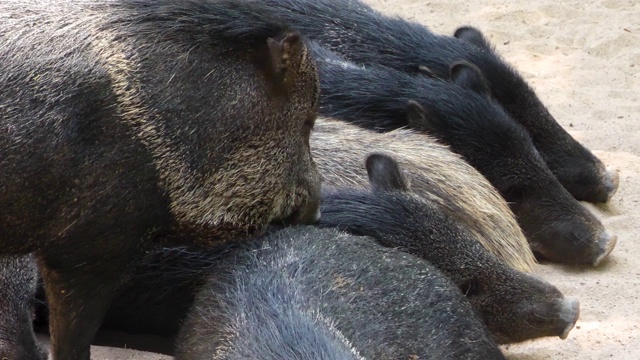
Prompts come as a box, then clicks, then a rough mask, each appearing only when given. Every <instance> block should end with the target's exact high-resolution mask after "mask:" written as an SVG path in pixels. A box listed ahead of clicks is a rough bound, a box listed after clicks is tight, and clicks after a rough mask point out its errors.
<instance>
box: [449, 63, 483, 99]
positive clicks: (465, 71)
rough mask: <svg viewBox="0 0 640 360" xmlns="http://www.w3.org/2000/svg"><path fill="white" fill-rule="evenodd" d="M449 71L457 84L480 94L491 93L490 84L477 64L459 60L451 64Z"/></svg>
mask: <svg viewBox="0 0 640 360" xmlns="http://www.w3.org/2000/svg"><path fill="white" fill-rule="evenodd" d="M449 73H450V75H451V80H452V81H453V82H454V83H455V84H456V85H458V86H460V87H462V88H465V89H467V90H471V91H474V92H476V93H478V94H482V95H486V96H489V95H491V91H490V90H489V84H488V83H487V80H486V79H485V78H484V76H483V75H482V71H480V69H478V67H477V66H475V65H473V64H471V63H469V62H466V61H457V62H455V63H453V64H451V67H450V68H449Z"/></svg>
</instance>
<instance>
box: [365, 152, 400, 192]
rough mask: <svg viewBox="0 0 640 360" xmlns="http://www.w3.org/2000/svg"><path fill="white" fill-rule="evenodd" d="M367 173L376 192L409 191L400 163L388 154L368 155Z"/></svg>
mask: <svg viewBox="0 0 640 360" xmlns="http://www.w3.org/2000/svg"><path fill="white" fill-rule="evenodd" d="M366 167H367V174H368V175H369V182H370V183H371V188H372V190H373V191H374V192H379V191H385V192H389V191H407V190H408V185H407V182H406V181H405V179H404V176H402V171H401V170H400V165H398V163H397V162H396V161H395V160H394V159H393V158H391V157H390V156H388V155H384V154H378V153H373V154H370V155H369V156H367V160H366Z"/></svg>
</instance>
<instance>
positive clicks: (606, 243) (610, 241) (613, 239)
mask: <svg viewBox="0 0 640 360" xmlns="http://www.w3.org/2000/svg"><path fill="white" fill-rule="evenodd" d="M617 242H618V237H617V236H615V235H614V236H610V235H609V234H608V233H607V232H606V231H604V232H602V234H601V235H600V238H599V239H598V241H597V245H598V250H599V251H598V253H596V256H595V257H594V259H593V261H592V262H591V264H592V265H593V266H598V265H599V264H600V263H601V262H602V260H604V259H605V258H606V257H607V256H609V254H611V252H612V251H613V249H614V248H615V247H616V243H617Z"/></svg>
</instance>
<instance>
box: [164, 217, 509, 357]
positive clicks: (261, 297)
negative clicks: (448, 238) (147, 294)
mask: <svg viewBox="0 0 640 360" xmlns="http://www.w3.org/2000/svg"><path fill="white" fill-rule="evenodd" d="M225 263H226V266H227V267H229V270H228V271H221V270H216V271H214V274H216V275H214V276H212V279H211V281H210V282H209V283H208V284H207V285H206V286H205V287H203V288H202V290H201V291H200V292H199V294H198V296H197V298H196V301H195V303H194V306H193V308H192V310H191V313H190V314H189V316H188V318H187V320H186V321H185V323H184V325H183V326H182V330H181V333H180V335H179V337H178V340H177V344H178V345H177V349H176V359H177V360H191V359H193V360H195V359H212V358H215V359H265V360H266V359H318V360H320V359H322V360H324V359H411V358H418V359H504V357H503V355H502V353H501V352H500V350H499V349H498V347H497V346H496V345H495V343H494V341H493V340H492V339H491V336H490V335H489V334H488V332H487V330H486V327H485V326H484V325H483V324H482V322H481V321H480V320H479V319H478V318H477V316H476V315H475V314H474V312H473V310H472V309H471V307H470V306H469V304H468V302H467V301H466V300H465V299H464V297H463V296H462V294H461V293H460V292H459V291H458V290H457V289H456V288H455V287H454V286H453V284H451V282H450V281H448V279H446V278H445V277H444V276H443V275H442V274H441V273H440V272H439V271H438V270H437V269H435V268H434V267H433V266H432V265H430V264H429V263H427V262H426V261H423V260H421V259H418V258H415V257H413V256H411V255H409V254H406V253H402V252H400V251H398V250H395V249H387V248H384V247H381V246H380V245H378V244H376V243H375V241H374V240H373V239H370V238H367V237H357V236H350V235H346V234H344V233H340V232H339V231H336V230H334V229H325V230H321V229H316V228H312V227H297V228H287V229H284V230H281V231H279V232H277V233H275V234H272V235H270V236H268V237H266V238H265V239H264V240H263V241H260V242H258V243H257V244H256V245H254V246H253V247H251V248H249V249H248V250H245V251H242V252H240V253H239V254H238V255H237V256H236V257H232V258H231V259H230V260H229V261H226V262H225ZM222 274H225V275H226V276H223V275H222Z"/></svg>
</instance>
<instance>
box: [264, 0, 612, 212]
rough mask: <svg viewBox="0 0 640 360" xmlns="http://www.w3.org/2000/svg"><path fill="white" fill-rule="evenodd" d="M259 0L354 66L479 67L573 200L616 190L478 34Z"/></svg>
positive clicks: (341, 8) (430, 71)
mask: <svg viewBox="0 0 640 360" xmlns="http://www.w3.org/2000/svg"><path fill="white" fill-rule="evenodd" d="M261 2H262V3H266V4H268V5H269V7H270V8H271V9H272V10H273V11H275V12H276V13H278V14H279V15H281V16H283V17H284V18H286V19H287V21H289V22H290V23H291V24H292V25H294V26H296V27H297V28H298V29H300V30H301V31H304V32H305V34H307V35H308V36H309V37H312V38H314V39H316V40H317V41H319V42H320V43H321V44H322V45H323V46H325V47H327V48H329V49H331V50H333V51H335V52H337V53H340V54H342V55H343V56H345V57H346V58H348V59H350V60H353V61H355V62H358V63H362V64H378V65H383V66H386V67H390V68H393V69H396V70H400V71H404V72H406V73H409V74H413V75H418V76H423V75H426V76H436V77H440V78H448V77H449V67H450V64H452V63H454V62H457V61H461V60H466V61H468V62H471V63H474V64H476V65H477V66H478V67H479V68H480V70H481V71H482V74H483V75H484V77H485V78H486V79H487V85H488V90H489V92H490V93H491V96H492V97H493V98H494V99H495V100H497V101H498V102H499V103H500V104H501V105H502V106H503V107H504V109H505V110H506V111H507V112H508V113H509V114H510V115H511V116H512V117H513V119H514V120H516V121H517V122H519V123H520V124H521V125H522V126H523V127H524V128H525V129H526V130H527V131H528V132H529V134H530V135H531V138H532V140H533V143H534V144H535V145H536V147H537V148H538V150H539V151H540V154H541V155H542V157H543V158H544V160H545V162H546V163H547V165H548V166H549V168H550V169H551V171H552V172H553V174H554V175H555V176H556V177H557V178H558V180H559V181H560V183H561V184H562V185H563V186H564V187H565V188H566V189H567V190H568V191H569V192H570V193H571V194H572V195H573V196H574V197H575V198H576V199H578V200H584V201H590V202H607V201H608V200H609V199H610V198H611V196H613V194H614V193H615V191H616V190H617V188H618V174H617V173H616V172H611V171H607V170H606V169H605V167H604V165H603V164H602V162H601V161H600V160H599V159H598V158H597V157H595V156H594V155H593V154H592V153H591V152H590V151H589V150H588V149H586V148H585V147H584V146H583V145H581V144H580V143H578V142H577V141H576V140H575V139H573V138H572V137H571V135H569V134H568V133H567V132H566V131H565V130H564V129H563V128H562V127H561V126H560V125H559V124H558V123H557V121H556V120H555V119H554V117H553V116H552V115H551V114H550V113H549V111H548V110H547V108H546V107H545V106H544V104H542V102H541V101H540V99H539V98H538V96H537V95H536V93H535V92H534V90H533V89H532V88H531V87H530V86H529V85H528V84H527V82H526V81H525V80H524V79H523V78H522V76H521V75H520V74H519V73H518V72H517V71H516V70H515V69H514V68H513V67H512V66H510V65H508V64H507V63H506V62H505V61H504V60H503V59H501V58H500V56H498V54H497V53H496V52H495V50H494V49H493V48H492V46H490V45H489V43H488V42H487V41H486V39H485V38H484V36H483V35H482V33H481V32H480V31H478V30H477V29H475V28H472V27H461V28H459V29H458V30H456V32H455V35H454V37H451V36H443V35H437V34H434V33H432V32H431V31H429V30H428V29H427V28H426V27H425V26H424V25H422V24H418V23H415V22H410V21H407V20H405V19H402V18H400V17H389V16H385V15H383V14H381V13H380V12H378V11H376V10H374V9H372V8H371V7H370V6H368V5H366V4H363V3H362V2H361V1H359V0H261ZM418 96H419V95H418ZM396 125H397V124H396Z"/></svg>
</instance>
